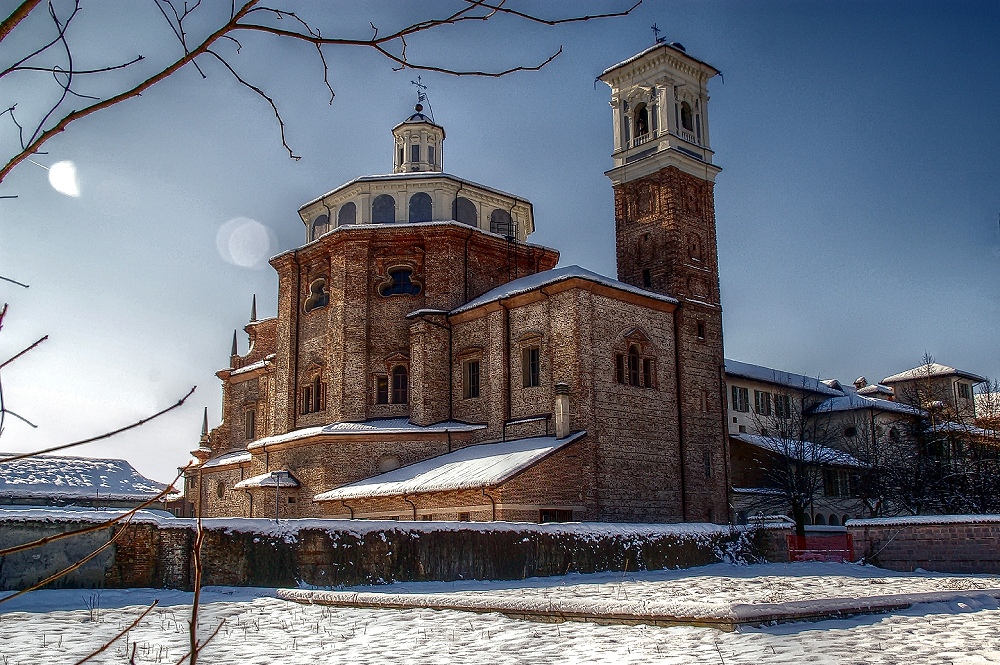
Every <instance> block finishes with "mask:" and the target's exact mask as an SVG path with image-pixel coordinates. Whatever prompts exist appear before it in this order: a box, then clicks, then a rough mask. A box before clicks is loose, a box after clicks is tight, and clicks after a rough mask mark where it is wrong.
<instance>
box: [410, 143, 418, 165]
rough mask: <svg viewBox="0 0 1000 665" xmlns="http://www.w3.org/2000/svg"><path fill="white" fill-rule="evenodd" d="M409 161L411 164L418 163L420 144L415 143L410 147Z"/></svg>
mask: <svg viewBox="0 0 1000 665" xmlns="http://www.w3.org/2000/svg"><path fill="white" fill-rule="evenodd" d="M410 161H411V162H419V161H420V144H418V143H415V144H413V145H411V146H410Z"/></svg>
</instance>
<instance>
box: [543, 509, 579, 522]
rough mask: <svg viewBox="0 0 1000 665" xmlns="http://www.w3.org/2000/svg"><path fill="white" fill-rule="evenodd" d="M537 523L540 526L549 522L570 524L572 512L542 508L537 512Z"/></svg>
mask: <svg viewBox="0 0 1000 665" xmlns="http://www.w3.org/2000/svg"><path fill="white" fill-rule="evenodd" d="M538 521H539V522H540V523H542V524H547V523H549V522H572V521H573V511H572V510H558V509H556V508H542V509H541V510H539V511H538Z"/></svg>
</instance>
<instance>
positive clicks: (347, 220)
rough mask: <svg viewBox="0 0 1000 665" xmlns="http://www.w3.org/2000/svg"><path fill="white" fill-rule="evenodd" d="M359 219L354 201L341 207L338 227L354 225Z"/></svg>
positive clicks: (338, 214)
mask: <svg viewBox="0 0 1000 665" xmlns="http://www.w3.org/2000/svg"><path fill="white" fill-rule="evenodd" d="M357 219H358V206H356V205H354V202H353V201H351V202H349V203H345V204H344V205H342V206H340V212H338V213H337V226H344V225H346V224H354V223H355V222H356V221H357Z"/></svg>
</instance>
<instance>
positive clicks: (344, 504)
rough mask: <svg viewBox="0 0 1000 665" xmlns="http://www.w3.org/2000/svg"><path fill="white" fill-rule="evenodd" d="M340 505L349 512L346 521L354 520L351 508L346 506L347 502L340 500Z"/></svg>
mask: <svg viewBox="0 0 1000 665" xmlns="http://www.w3.org/2000/svg"><path fill="white" fill-rule="evenodd" d="M340 505H342V506H343V507H344V508H347V510H349V511H350V512H351V516H350V517H349V518H348V519H352V520H353V519H354V508H351V507H350V506H349V505H347V502H346V501H344V500H343V499H341V500H340Z"/></svg>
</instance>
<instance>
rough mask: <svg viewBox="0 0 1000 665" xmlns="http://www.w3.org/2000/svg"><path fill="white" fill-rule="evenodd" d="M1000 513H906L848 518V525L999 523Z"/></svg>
mask: <svg viewBox="0 0 1000 665" xmlns="http://www.w3.org/2000/svg"><path fill="white" fill-rule="evenodd" d="M997 523H1000V515H906V516H902V517H871V518H868V519H856V520H847V522H846V525H847V526H887V527H893V526H920V525H925V524H926V525H934V524H997Z"/></svg>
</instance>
